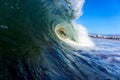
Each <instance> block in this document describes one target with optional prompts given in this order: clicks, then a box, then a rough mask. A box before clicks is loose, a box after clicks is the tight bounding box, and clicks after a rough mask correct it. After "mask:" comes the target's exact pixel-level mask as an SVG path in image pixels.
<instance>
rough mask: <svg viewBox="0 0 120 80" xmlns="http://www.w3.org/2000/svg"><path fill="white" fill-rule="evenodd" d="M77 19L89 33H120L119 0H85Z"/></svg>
mask: <svg viewBox="0 0 120 80" xmlns="http://www.w3.org/2000/svg"><path fill="white" fill-rule="evenodd" d="M77 21H78V23H80V24H82V25H83V26H85V27H86V28H87V30H88V32H89V33H103V34H105V33H106V34H116V33H119V34H120V0H85V4H84V6H83V15H82V16H81V17H80V18H79V19H78V20H77Z"/></svg>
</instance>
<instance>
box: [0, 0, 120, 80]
mask: <svg viewBox="0 0 120 80" xmlns="http://www.w3.org/2000/svg"><path fill="white" fill-rule="evenodd" d="M83 4H84V0H0V80H120V67H119V66H120V63H119V62H120V58H119V52H120V49H119V45H120V42H119V41H115V40H105V39H104V40H103V39H91V38H89V36H88V33H87V30H86V29H85V27H84V26H83V25H82V24H78V23H76V22H75V19H77V18H79V17H80V16H81V15H82V7H83Z"/></svg>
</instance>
